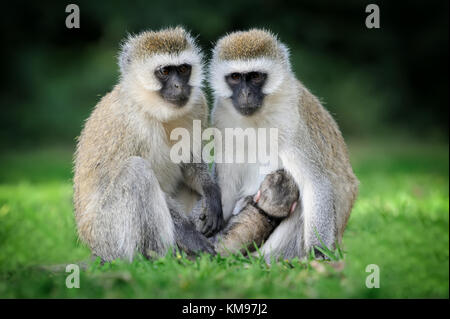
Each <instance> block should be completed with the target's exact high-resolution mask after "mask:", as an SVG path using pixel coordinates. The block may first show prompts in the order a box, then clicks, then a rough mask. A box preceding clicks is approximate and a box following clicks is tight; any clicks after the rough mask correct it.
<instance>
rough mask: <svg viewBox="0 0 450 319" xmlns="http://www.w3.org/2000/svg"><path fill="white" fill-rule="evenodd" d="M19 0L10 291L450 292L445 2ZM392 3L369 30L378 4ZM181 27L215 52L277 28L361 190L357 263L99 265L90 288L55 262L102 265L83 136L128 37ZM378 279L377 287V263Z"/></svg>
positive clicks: (5, 87) (353, 242)
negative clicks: (84, 181) (81, 204)
mask: <svg viewBox="0 0 450 319" xmlns="http://www.w3.org/2000/svg"><path fill="white" fill-rule="evenodd" d="M69 3H70V2H64V1H47V2H45V1H44V2H28V1H14V2H10V3H8V6H7V7H4V8H3V16H2V19H0V30H1V32H2V40H3V43H2V49H1V50H0V57H1V58H0V64H1V70H2V76H0V82H1V83H0V84H1V85H0V92H1V94H0V105H1V117H0V150H1V151H0V297H8V298H13V297H156V298H158V297H177V298H185V297H189V298H196V297H209V298H212V297H225V298H226V297H229V298H232V297H257V298H264V297H271V298H277V297H313V298H314V297H358V298H378V297H383V298H392V297H393V298H398V297H402V298H421V297H438V298H448V287H449V286H448V275H449V272H448V255H449V234H448V229H449V224H448V217H449V201H448V102H449V101H448V84H449V83H448V11H449V4H448V1H437V0H435V1H356V0H349V1H345V2H343V1H339V2H338V1H325V0H318V1H312V0H311V1H275V0H270V1H253V0H249V1H242V0H228V1H223V2H215V1H189V2H188V1H181V0H172V1H133V2H131V1H114V2H107V1H95V2H94V1H76V2H75V3H76V4H78V5H79V7H80V11H81V28H80V29H67V28H66V27H65V19H66V16H67V13H66V12H65V7H66V5H68V4H69ZM370 3H377V4H378V5H379V7H380V12H381V14H380V17H381V28H380V29H367V28H366V27H365V19H366V16H367V15H368V13H366V12H365V8H366V6H367V5H368V4H370ZM175 25H183V26H185V27H186V28H188V29H190V30H191V31H192V33H193V34H195V35H199V36H198V41H199V43H200V45H201V47H202V48H203V49H204V51H205V53H206V56H207V57H209V53H210V50H211V48H212V47H213V45H214V42H215V41H216V40H217V39H218V38H219V37H220V36H222V35H223V34H225V33H227V32H232V31H235V30H242V29H247V28H250V27H263V28H267V29H270V30H272V31H273V32H275V33H277V34H278V35H279V37H280V39H281V40H282V41H283V42H285V43H286V44H287V45H288V46H289V47H290V49H291V60H292V65H293V68H294V71H295V73H296V75H297V77H298V78H299V79H300V80H301V81H302V82H303V83H304V84H305V85H306V86H307V87H308V88H310V89H311V91H312V92H313V93H314V94H316V95H317V96H318V97H320V98H321V100H322V101H323V103H324V105H325V107H326V108H327V109H328V110H329V111H330V112H331V113H332V114H333V116H334V118H335V119H336V120H337V122H338V124H339V126H340V127H341V129H342V131H343V134H344V137H345V138H346V140H347V142H348V144H349V150H350V155H351V160H352V164H353V166H354V170H355V173H356V175H357V176H358V178H359V179H360V181H361V187H360V189H361V191H360V196H359V198H358V200H357V202H356V205H355V208H354V210H353V213H352V215H351V218H350V221H349V225H348V228H347V231H346V233H345V236H344V250H345V251H346V256H345V259H344V260H345V264H346V266H345V268H344V270H339V271H335V270H333V268H329V269H328V268H326V269H327V270H320V267H319V268H317V267H313V268H311V267H306V268H305V266H304V265H302V264H292V265H290V264H285V263H280V264H277V265H274V266H273V267H272V268H270V269H269V268H267V267H266V266H264V265H261V264H259V263H255V262H253V261H252V262H248V261H245V260H241V259H239V258H236V259H233V258H230V259H225V260H223V259H214V260H212V261H211V260H208V258H207V257H202V258H201V259H199V260H197V261H195V262H194V263H191V262H189V261H186V260H184V259H181V260H178V259H173V258H167V259H164V260H161V261H157V262H153V261H142V260H141V261H138V262H136V263H133V264H131V265H126V264H120V263H119V264H117V265H106V266H105V267H104V268H102V267H100V266H99V265H96V264H95V265H94V266H93V268H92V269H91V270H89V271H85V272H83V273H82V281H81V283H82V289H74V290H69V289H67V288H65V285H64V280H65V279H64V276H65V273H64V272H62V273H61V272H58V273H57V274H56V275H55V273H54V272H49V271H48V267H44V266H48V265H52V264H55V263H69V262H75V261H79V260H84V259H86V258H88V257H89V250H88V249H87V248H86V247H85V246H84V245H82V244H81V243H80V242H79V241H78V239H77V236H76V230H75V225H74V219H73V207H72V203H71V199H72V185H71V178H72V163H71V157H72V153H73V150H74V147H75V138H76V137H77V136H78V135H79V133H80V131H81V128H82V125H83V122H84V120H85V119H86V118H87V117H88V116H89V114H90V112H91V111H92V109H93V107H94V106H95V104H96V103H97V102H98V101H99V99H100V98H101V96H103V95H104V94H106V93H107V92H108V91H109V90H111V89H112V87H113V86H114V84H115V83H116V82H117V80H118V68H117V65H116V56H117V52H118V49H119V45H120V41H121V40H122V39H123V38H124V37H125V36H126V35H127V34H128V33H137V32H140V31H142V30H146V29H159V28H162V27H167V26H175ZM371 263H375V264H377V265H379V266H380V269H381V274H382V275H381V276H382V277H381V288H380V289H367V288H366V287H365V285H364V282H365V276H367V274H366V273H365V267H366V265H368V264H371Z"/></svg>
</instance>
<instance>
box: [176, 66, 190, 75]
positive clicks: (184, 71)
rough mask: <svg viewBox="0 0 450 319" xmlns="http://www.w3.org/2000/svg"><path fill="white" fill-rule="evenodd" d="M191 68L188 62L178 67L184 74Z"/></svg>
mask: <svg viewBox="0 0 450 319" xmlns="http://www.w3.org/2000/svg"><path fill="white" fill-rule="evenodd" d="M190 69H191V66H190V65H188V64H182V65H180V66H179V67H178V71H179V72H180V73H182V74H184V73H187V72H188V71H189V70H190Z"/></svg>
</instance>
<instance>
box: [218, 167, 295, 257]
mask: <svg viewBox="0 0 450 319" xmlns="http://www.w3.org/2000/svg"><path fill="white" fill-rule="evenodd" d="M298 197H299V193H298V188H297V185H296V184H295V182H294V180H293V179H292V178H291V177H290V176H289V174H288V173H287V172H286V171H285V170H277V171H275V172H273V173H271V174H268V175H267V176H266V177H265V178H264V180H263V182H262V183H261V186H260V190H259V191H258V193H257V194H256V196H254V197H253V196H247V197H244V198H243V199H241V200H240V201H241V202H240V203H238V204H237V205H236V206H235V212H233V216H231V218H230V219H229V221H228V223H227V225H226V226H225V228H224V229H223V230H221V231H220V232H219V233H217V234H216V235H215V236H214V246H215V250H216V252H218V253H220V254H221V255H222V256H226V255H228V254H229V253H236V252H238V251H240V252H241V253H243V254H245V253H246V252H247V251H249V252H252V251H254V250H255V244H256V246H257V247H260V246H261V244H262V243H263V242H264V241H265V240H266V239H267V238H268V237H269V236H270V234H271V233H272V231H273V230H274V228H275V227H276V226H277V225H278V224H279V223H280V221H281V220H283V219H284V218H286V217H288V216H289V215H290V214H291V213H292V212H293V211H294V210H295V207H296V205H297V200H298Z"/></svg>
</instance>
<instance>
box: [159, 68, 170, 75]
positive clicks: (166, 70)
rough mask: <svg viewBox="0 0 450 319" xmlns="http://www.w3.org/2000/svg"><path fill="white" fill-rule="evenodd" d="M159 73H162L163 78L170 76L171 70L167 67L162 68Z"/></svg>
mask: <svg viewBox="0 0 450 319" xmlns="http://www.w3.org/2000/svg"><path fill="white" fill-rule="evenodd" d="M159 73H160V74H161V75H162V76H168V75H169V73H170V70H169V68H167V67H162V68H160V69H159Z"/></svg>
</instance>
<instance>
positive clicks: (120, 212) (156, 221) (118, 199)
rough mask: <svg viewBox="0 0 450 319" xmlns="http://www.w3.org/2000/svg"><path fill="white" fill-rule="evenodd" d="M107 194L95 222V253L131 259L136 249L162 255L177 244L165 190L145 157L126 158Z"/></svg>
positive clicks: (109, 258) (96, 254)
mask: <svg viewBox="0 0 450 319" xmlns="http://www.w3.org/2000/svg"><path fill="white" fill-rule="evenodd" d="M104 194H105V195H104V197H103V200H102V201H101V203H100V207H99V208H98V211H97V214H96V217H95V221H94V232H95V236H94V238H95V240H94V241H93V243H92V247H91V248H92V251H93V254H94V255H95V256H100V257H101V258H102V259H103V260H104V261H110V260H113V259H116V258H122V259H126V260H129V261H131V260H132V259H133V256H134V254H135V253H136V252H140V253H143V254H144V255H147V254H149V253H150V252H155V253H156V254H158V255H161V254H164V253H166V252H167V251H168V249H169V248H170V247H171V246H174V245H175V234H174V230H175V227H174V223H173V220H172V218H171V214H170V211H169V207H168V205H167V202H166V196H165V193H164V192H163V191H162V190H161V188H160V186H159V182H158V180H157V178H156V176H155V174H154V173H153V171H152V169H151V167H150V164H149V163H148V162H147V161H146V160H144V159H143V158H140V157H130V158H129V159H127V160H126V161H125V163H124V164H123V166H122V168H121V169H120V171H119V174H118V175H117V177H116V178H115V179H114V180H112V181H111V183H110V185H109V187H107V189H106V190H105V192H104Z"/></svg>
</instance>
